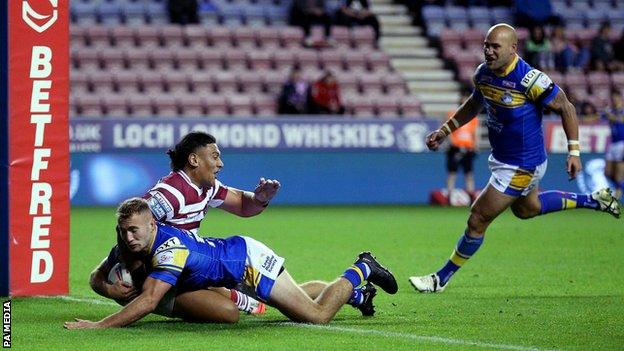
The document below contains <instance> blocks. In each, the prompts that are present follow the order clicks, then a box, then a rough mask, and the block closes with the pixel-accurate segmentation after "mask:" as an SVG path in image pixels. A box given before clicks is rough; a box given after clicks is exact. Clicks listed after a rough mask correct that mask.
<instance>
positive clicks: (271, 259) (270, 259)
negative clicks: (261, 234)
mask: <svg viewBox="0 0 624 351" xmlns="http://www.w3.org/2000/svg"><path fill="white" fill-rule="evenodd" d="M276 263H277V259H276V258H275V256H274V255H270V256H267V257H266V258H265V259H264V263H263V264H262V268H264V269H266V271H267V272H269V273H271V272H272V271H273V268H275V264H276Z"/></svg>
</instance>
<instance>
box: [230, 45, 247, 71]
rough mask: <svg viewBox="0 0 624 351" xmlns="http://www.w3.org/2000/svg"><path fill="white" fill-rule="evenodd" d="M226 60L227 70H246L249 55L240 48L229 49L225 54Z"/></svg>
mask: <svg viewBox="0 0 624 351" xmlns="http://www.w3.org/2000/svg"><path fill="white" fill-rule="evenodd" d="M224 59H225V64H226V67H227V69H229V70H246V69H247V54H246V53H245V50H243V49H238V48H230V49H227V50H226V51H225V53H224Z"/></svg>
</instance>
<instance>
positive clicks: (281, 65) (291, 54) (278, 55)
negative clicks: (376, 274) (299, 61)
mask: <svg viewBox="0 0 624 351" xmlns="http://www.w3.org/2000/svg"><path fill="white" fill-rule="evenodd" d="M296 50H297V49H294V50H279V51H277V52H275V54H274V55H273V60H274V63H275V69H276V70H278V71H290V70H291V69H292V67H293V66H294V65H295V52H296Z"/></svg>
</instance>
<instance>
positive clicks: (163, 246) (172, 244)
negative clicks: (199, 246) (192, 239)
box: [155, 237, 184, 254]
mask: <svg viewBox="0 0 624 351" xmlns="http://www.w3.org/2000/svg"><path fill="white" fill-rule="evenodd" d="M179 246H184V245H182V242H181V241H180V239H178V238H175V237H174V238H171V239H169V240H167V241H165V242H164V243H162V244H160V246H159V247H158V248H157V249H156V252H155V253H156V254H158V253H159V252H161V251H165V250H167V249H170V248H172V247H179Z"/></svg>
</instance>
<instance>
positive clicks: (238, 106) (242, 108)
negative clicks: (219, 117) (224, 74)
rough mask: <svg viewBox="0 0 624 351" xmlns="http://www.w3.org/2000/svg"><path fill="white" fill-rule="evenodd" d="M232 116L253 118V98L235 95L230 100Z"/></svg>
mask: <svg viewBox="0 0 624 351" xmlns="http://www.w3.org/2000/svg"><path fill="white" fill-rule="evenodd" d="M228 105H229V108H230V114H232V115H234V116H242V117H246V116H251V115H253V114H254V113H253V103H252V101H251V97H249V96H247V95H233V96H230V97H229V98H228Z"/></svg>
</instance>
